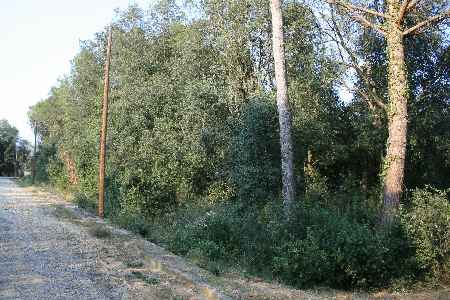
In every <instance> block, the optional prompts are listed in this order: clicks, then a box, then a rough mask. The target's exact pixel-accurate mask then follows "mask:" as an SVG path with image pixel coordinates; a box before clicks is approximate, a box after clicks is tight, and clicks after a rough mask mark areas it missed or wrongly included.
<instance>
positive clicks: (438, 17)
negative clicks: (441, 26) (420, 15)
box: [403, 10, 450, 36]
mask: <svg viewBox="0 0 450 300" xmlns="http://www.w3.org/2000/svg"><path fill="white" fill-rule="evenodd" d="M449 17H450V10H447V11H446V12H443V13H441V14H439V15H436V16H434V17H431V18H429V19H428V20H425V21H422V22H420V23H418V24H416V25H415V26H413V27H411V28H409V29H406V30H405V31H403V36H406V35H408V34H411V33H414V32H416V31H418V30H420V29H422V28H424V27H426V26H428V25H430V24H432V23H436V22H439V21H442V20H444V19H446V18H449Z"/></svg>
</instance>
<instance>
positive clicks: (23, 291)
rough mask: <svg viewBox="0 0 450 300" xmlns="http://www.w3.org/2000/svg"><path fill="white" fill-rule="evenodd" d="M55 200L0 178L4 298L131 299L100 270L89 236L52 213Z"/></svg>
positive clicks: (0, 295)
mask: <svg viewBox="0 0 450 300" xmlns="http://www.w3.org/2000/svg"><path fill="white" fill-rule="evenodd" d="M53 202H54V201H52V199H49V198H48V197H45V198H38V197H36V196H33V195H32V194H31V193H30V192H29V191H27V190H26V189H23V188H18V187H17V186H16V184H15V183H14V182H13V181H12V180H10V179H7V178H0V299H124V298H127V293H126V290H125V288H124V286H120V285H118V286H117V285H115V286H111V285H110V284H109V283H110V282H109V280H108V278H106V277H105V276H102V274H99V273H98V272H97V271H96V269H97V268H96V265H97V264H96V260H97V259H98V257H97V253H96V248H95V247H90V245H89V243H87V242H86V238H87V237H86V236H85V235H83V234H82V233H80V232H76V231H75V230H73V229H72V228H70V227H71V226H65V224H63V223H61V222H59V221H58V220H57V219H56V218H54V217H53V216H52V215H51V214H48V211H47V210H48V208H49V207H51V205H52V204H53ZM80 246H81V247H80Z"/></svg>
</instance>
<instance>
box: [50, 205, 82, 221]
mask: <svg viewBox="0 0 450 300" xmlns="http://www.w3.org/2000/svg"><path fill="white" fill-rule="evenodd" d="M53 215H54V216H55V217H57V218H58V219H65V220H76V219H79V217H78V216H77V215H75V214H74V212H73V211H71V210H70V209H68V208H66V207H64V206H63V205H54V211H53Z"/></svg>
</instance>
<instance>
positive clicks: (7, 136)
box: [0, 120, 30, 176]
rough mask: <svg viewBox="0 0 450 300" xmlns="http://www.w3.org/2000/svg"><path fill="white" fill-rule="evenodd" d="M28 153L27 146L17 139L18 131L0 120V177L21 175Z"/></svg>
mask: <svg viewBox="0 0 450 300" xmlns="http://www.w3.org/2000/svg"><path fill="white" fill-rule="evenodd" d="M29 153H30V149H29V145H28V143H27V141H25V140H22V139H20V138H19V137H18V130H17V129H16V128H15V127H14V126H12V125H10V124H9V122H8V121H7V120H0V176H21V175H23V171H24V169H25V167H26V164H27V162H28V157H29Z"/></svg>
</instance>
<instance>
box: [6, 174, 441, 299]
mask: <svg viewBox="0 0 450 300" xmlns="http://www.w3.org/2000/svg"><path fill="white" fill-rule="evenodd" d="M10 299H174V300H175V299H179V300H181V299H186V300H194V299H195V300H203V299H204V300H219V299H220V300H222V299H238V300H241V299H242V300H243V299H252V300H268V299H274V300H281V299H282V300H287V299H290V300H294V299H295V300H300V299H302V300H318V299H349V300H350V299H355V300H356V299H358V300H359V299H364V300H368V299H383V300H388V299H389V300H390V299H399V300H400V299H401V300H403V299H414V300H419V299H420V300H424V299H427V300H431V299H439V300H447V299H450V290H449V289H448V288H446V289H441V290H439V291H426V292H422V293H417V294H390V293H384V292H380V293H375V294H366V293H349V292H340V291H333V290H312V291H302V290H296V289H292V288H289V287H286V286H282V285H279V284H274V283H266V282H264V281H261V280H259V279H252V278H242V277H240V276H234V275H233V276H231V277H229V276H221V277H215V276H213V275H211V274H210V273H208V272H206V271H205V270H202V269H200V268H198V267H197V266H195V265H194V264H192V263H190V262H188V261H187V260H186V259H183V258H181V257H178V256H176V255H173V254H172V253H170V252H168V251H166V250H165V249H163V248H161V247H159V246H157V245H155V244H153V243H151V242H149V241H147V240H144V239H142V238H140V237H137V236H135V235H134V234H132V233H130V232H127V231H125V230H121V229H119V228H116V227H114V226H112V225H111V224H107V223H105V222H103V221H102V220H99V219H98V218H96V217H95V216H93V215H90V214H89V213H87V212H85V211H82V210H80V209H78V208H76V207H75V206H74V205H72V204H71V203H69V202H67V201H65V200H63V199H62V197H60V196H57V195H54V194H51V193H49V192H46V191H44V190H39V189H36V188H22V187H19V186H17V184H16V182H15V180H13V179H9V178H1V177H0V300H10Z"/></svg>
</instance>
